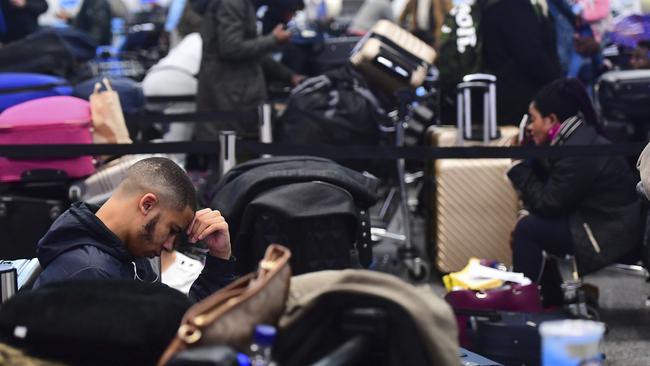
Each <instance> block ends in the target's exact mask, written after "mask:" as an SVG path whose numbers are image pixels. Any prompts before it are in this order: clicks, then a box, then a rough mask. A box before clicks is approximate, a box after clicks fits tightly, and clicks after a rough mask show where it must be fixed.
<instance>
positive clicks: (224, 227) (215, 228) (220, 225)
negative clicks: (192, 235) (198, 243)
mask: <svg viewBox="0 0 650 366" xmlns="http://www.w3.org/2000/svg"><path fill="white" fill-rule="evenodd" d="M217 232H220V233H223V234H224V235H228V224H227V223H226V222H215V223H213V224H211V225H210V226H208V227H206V228H205V230H203V231H202V232H201V233H200V234H199V240H203V239H205V238H206V237H208V236H210V235H212V234H214V233H217Z"/></svg>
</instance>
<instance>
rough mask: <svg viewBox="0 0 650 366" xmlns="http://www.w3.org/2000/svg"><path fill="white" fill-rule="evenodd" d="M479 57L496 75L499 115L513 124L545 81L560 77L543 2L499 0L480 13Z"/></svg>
mask: <svg viewBox="0 0 650 366" xmlns="http://www.w3.org/2000/svg"><path fill="white" fill-rule="evenodd" d="M481 32H482V34H483V61H484V63H485V66H486V68H487V69H488V70H490V72H491V73H493V74H495V75H496V77H497V114H498V115H497V119H498V122H499V123H500V124H517V123H518V122H519V121H520V120H521V117H522V116H523V115H524V114H526V113H527V112H528V104H529V103H530V101H531V100H532V99H533V97H534V96H535V94H537V92H538V91H539V90H540V89H541V88H542V87H543V86H544V85H546V84H547V83H550V82H551V81H553V80H555V79H557V78H559V77H561V76H562V72H561V69H560V62H559V60H558V55H557V48H556V39H555V29H554V24H553V20H552V19H551V18H550V17H549V14H548V5H547V3H546V1H545V0H499V1H497V2H495V3H494V4H492V5H491V6H489V7H488V8H487V9H486V10H485V11H484V13H483V19H482V24H481Z"/></svg>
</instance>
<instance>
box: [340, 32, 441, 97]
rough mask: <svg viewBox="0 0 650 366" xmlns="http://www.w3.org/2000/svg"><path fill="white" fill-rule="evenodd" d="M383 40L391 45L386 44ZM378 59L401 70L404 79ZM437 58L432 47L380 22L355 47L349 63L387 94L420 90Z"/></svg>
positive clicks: (411, 35)
mask: <svg viewBox="0 0 650 366" xmlns="http://www.w3.org/2000/svg"><path fill="white" fill-rule="evenodd" d="M381 38H384V39H387V40H389V41H390V42H391V43H392V44H390V45H389V44H386V43H385V42H384V41H383V40H382V39H381ZM395 47H399V49H395ZM382 48H386V49H389V50H390V51H391V54H392V56H388V55H387V54H386V53H385V52H382ZM379 56H383V57H384V59H386V60H383V61H384V62H385V63H388V64H391V65H393V66H395V65H399V66H401V69H400V72H399V74H401V76H400V75H398V73H395V72H390V71H388V69H387V68H385V67H382V66H381V65H382V62H380V60H379V59H378V57H379ZM435 58H436V51H435V50H434V49H433V48H432V47H431V46H429V45H428V44H426V43H424V42H422V41H421V40H420V39H419V38H417V37H416V36H414V35H413V34H411V33H410V32H408V31H406V30H405V29H403V28H402V27H400V26H399V25H397V24H395V23H392V22H390V21H388V20H380V21H379V22H377V24H375V26H374V27H373V28H372V29H371V30H370V32H368V34H367V35H366V37H364V38H363V39H362V40H361V41H360V42H359V45H358V46H357V47H355V50H354V51H353V54H352V56H351V57H350V62H352V64H353V65H355V66H356V67H357V68H358V69H359V71H361V73H363V74H364V75H365V76H366V77H367V78H368V81H370V82H372V83H375V84H377V85H379V86H381V87H382V88H383V89H384V90H385V91H388V92H393V91H396V90H398V89H400V88H404V87H411V88H417V87H419V86H420V85H422V83H423V82H424V80H425V78H426V76H427V71H428V70H429V67H430V66H431V65H432V64H433V61H435ZM385 63H384V64H383V65H385Z"/></svg>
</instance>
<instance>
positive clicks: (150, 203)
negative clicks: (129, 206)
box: [138, 193, 158, 216]
mask: <svg viewBox="0 0 650 366" xmlns="http://www.w3.org/2000/svg"><path fill="white" fill-rule="evenodd" d="M157 204H158V197H157V196H156V195H155V194H153V193H147V194H145V195H144V196H142V197H141V198H140V201H139V202H138V208H139V209H140V212H142V214H143V215H145V216H146V215H147V214H148V213H149V212H151V210H152V209H153V208H154V207H156V205H157Z"/></svg>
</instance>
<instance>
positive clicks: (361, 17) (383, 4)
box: [348, 0, 395, 36]
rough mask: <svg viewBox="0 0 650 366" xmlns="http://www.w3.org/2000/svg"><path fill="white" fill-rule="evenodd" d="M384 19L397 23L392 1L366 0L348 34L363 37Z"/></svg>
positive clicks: (353, 20)
mask: <svg viewBox="0 0 650 366" xmlns="http://www.w3.org/2000/svg"><path fill="white" fill-rule="evenodd" d="M382 19H386V20H390V21H391V22H394V21H395V17H394V15H393V6H392V4H391V0H366V1H364V2H363V5H362V6H361V8H360V9H359V11H358V12H357V14H356V15H355V16H354V19H352V24H350V28H349V29H348V33H349V34H352V35H356V36H363V35H364V34H366V33H367V32H368V31H369V30H370V29H371V28H372V27H373V26H374V25H375V23H377V22H378V21H380V20H382Z"/></svg>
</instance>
